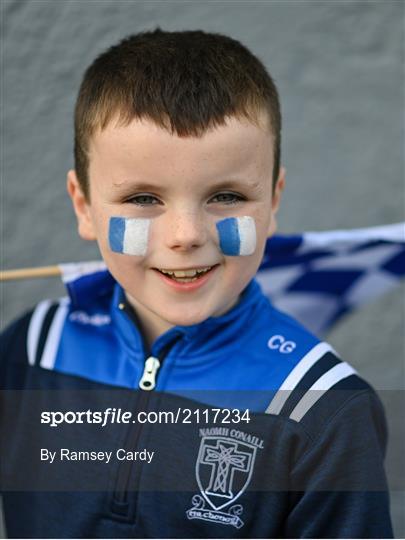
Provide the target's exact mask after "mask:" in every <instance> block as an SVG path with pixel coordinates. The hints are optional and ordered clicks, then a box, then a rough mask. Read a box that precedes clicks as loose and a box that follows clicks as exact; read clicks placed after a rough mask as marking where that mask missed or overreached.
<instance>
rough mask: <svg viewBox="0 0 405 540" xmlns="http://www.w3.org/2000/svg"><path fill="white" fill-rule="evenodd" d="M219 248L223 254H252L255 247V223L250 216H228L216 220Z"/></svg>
mask: <svg viewBox="0 0 405 540" xmlns="http://www.w3.org/2000/svg"><path fill="white" fill-rule="evenodd" d="M216 228H217V232H218V238H219V248H220V250H221V251H222V253H223V254H224V255H228V256H230V257H237V256H240V255H242V256H243V255H252V253H254V251H255V249H256V225H255V220H254V219H253V218H252V217H250V216H242V217H237V218H236V217H230V218H225V219H221V220H220V221H217V223H216Z"/></svg>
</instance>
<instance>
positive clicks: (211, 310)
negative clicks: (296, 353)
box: [68, 118, 284, 335]
mask: <svg viewBox="0 0 405 540" xmlns="http://www.w3.org/2000/svg"><path fill="white" fill-rule="evenodd" d="M272 170H273V137H272V135H271V133H270V132H269V130H268V129H264V128H262V129H259V128H258V127H256V126H254V125H253V124H251V123H248V122H247V121H244V122H242V121H239V120H237V119H236V118H231V119H229V120H228V122H227V124H226V125H225V126H221V127H218V128H215V129H213V130H210V131H208V132H206V133H205V134H204V135H203V136H202V137H201V138H194V137H185V138H180V137H178V136H176V135H171V134H169V133H168V132H167V131H166V130H164V129H161V128H160V127H157V126H156V125H155V124H153V123H152V122H148V121H143V122H141V121H138V120H134V121H132V122H131V124H129V125H128V126H125V127H116V126H115V124H114V123H113V122H111V123H110V125H108V126H107V128H106V129H105V130H104V131H101V132H100V131H99V132H97V133H96V134H95V135H94V136H93V138H92V141H91V145H90V167H89V178H90V200H89V201H86V199H85V198H84V197H83V195H82V192H81V190H80V188H79V185H78V183H77V178H76V176H75V172H74V171H69V173H68V191H69V193H70V195H71V197H72V200H73V204H74V207H75V211H76V214H77V217H78V221H79V233H80V235H81V236H82V237H83V238H85V239H88V240H94V239H95V240H97V242H98V244H99V247H100V250H101V254H102V256H103V259H104V260H105V262H106V264H107V266H108V268H109V270H110V272H111V273H112V275H113V276H114V277H115V279H116V280H117V281H118V282H119V283H120V284H121V286H122V287H123V288H124V289H125V291H126V295H127V298H128V300H129V301H130V302H131V304H132V305H133V306H134V308H135V310H136V311H137V313H138V315H139V317H140V320H141V322H142V323H143V324H144V325H145V326H146V327H151V326H152V327H153V329H154V330H153V331H152V333H153V332H154V333H155V334H156V335H159V333H161V332H163V331H165V330H167V329H168V328H170V327H171V326H173V325H190V324H196V323H199V322H201V321H203V320H205V319H207V318H208V317H212V316H214V317H215V316H219V315H221V314H223V313H225V312H226V311H228V310H229V309H230V308H231V307H232V306H233V305H235V304H236V303H237V301H238V298H239V295H240V293H241V292H242V290H243V289H244V288H245V286H246V285H247V283H248V282H249V281H250V280H251V278H252V277H253V276H254V275H255V273H256V271H257V268H258V266H259V264H260V261H261V259H262V255H263V249H264V245H265V242H266V238H267V236H269V235H271V234H273V233H274V231H275V228H276V222H275V213H276V211H277V208H278V204H279V201H280V196H281V192H282V190H283V188H284V171H283V170H282V172H281V174H280V178H279V181H278V184H277V187H276V191H275V194H273V196H272ZM242 216H250V217H252V218H253V219H254V221H255V224H256V237H257V243H256V248H255V251H254V253H253V254H252V255H247V256H227V255H224V254H223V253H222V252H221V250H220V247H219V240H218V232H217V228H216V223H217V222H218V221H220V220H223V219H225V218H229V217H242ZM111 217H124V218H144V219H145V218H146V219H150V226H149V238H148V244H147V251H146V254H145V255H127V254H122V253H116V252H114V251H112V249H111V247H110V245H109V241H108V237H109V222H110V218H111ZM207 267H213V268H212V269H211V270H210V271H209V272H208V273H207V274H205V275H204V276H203V277H201V278H198V279H197V280H196V281H193V282H190V283H188V284H184V282H183V283H178V282H176V281H175V280H173V279H172V278H170V277H168V276H167V275H166V276H165V275H163V274H162V273H161V272H160V270H165V271H174V270H190V269H200V270H201V269H202V268H207Z"/></svg>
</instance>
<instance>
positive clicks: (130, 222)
mask: <svg viewBox="0 0 405 540" xmlns="http://www.w3.org/2000/svg"><path fill="white" fill-rule="evenodd" d="M150 222H151V220H150V219H126V220H125V233H124V241H123V253H126V254H127V255H145V254H146V252H147V250H148V240H149V228H150Z"/></svg>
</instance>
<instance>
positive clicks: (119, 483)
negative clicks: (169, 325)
mask: <svg viewBox="0 0 405 540" xmlns="http://www.w3.org/2000/svg"><path fill="white" fill-rule="evenodd" d="M180 338H181V336H176V338H175V339H173V340H172V341H171V342H170V343H168V344H167V345H166V347H164V348H163V350H162V352H161V354H159V355H158V357H155V356H151V355H148V356H147V357H146V360H145V364H144V370H143V374H142V377H141V379H140V381H139V388H140V391H139V399H138V400H137V410H138V411H145V412H146V411H147V407H148V403H149V400H150V396H151V394H150V393H149V392H150V391H151V390H153V389H154V388H155V386H156V377H157V372H158V370H159V368H160V367H161V365H162V363H163V360H164V358H165V357H166V356H167V354H168V352H169V351H170V349H171V348H172V347H173V345H174V344H175V343H176V342H177V341H178V340H179V339H180ZM142 339H143V341H144V345H145V339H144V337H143V336H142ZM145 350H146V348H145ZM133 426H134V428H133V429H131V430H130V431H129V434H128V437H127V440H126V442H125V448H126V450H128V451H132V450H135V449H136V448H137V446H138V442H139V439H140V435H141V431H142V427H143V426H142V424H133ZM134 467H135V465H134V462H132V461H123V463H122V464H121V465H120V467H119V469H118V475H117V480H116V483H115V489H114V493H113V499H112V511H113V512H114V514H118V515H120V516H121V517H122V518H128V517H129V511H130V507H129V500H128V483H129V479H130V478H131V475H132V469H133V468H134ZM141 468H142V466H141V465H137V467H136V469H135V475H136V476H135V481H134V483H133V485H134V499H135V500H134V508H136V502H137V500H136V499H137V497H138V487H139V481H140V478H141Z"/></svg>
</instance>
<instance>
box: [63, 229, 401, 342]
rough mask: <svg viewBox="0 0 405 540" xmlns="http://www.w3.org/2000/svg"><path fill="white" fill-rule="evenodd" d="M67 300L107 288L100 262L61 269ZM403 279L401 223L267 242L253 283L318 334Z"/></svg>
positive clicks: (106, 274)
mask: <svg viewBox="0 0 405 540" xmlns="http://www.w3.org/2000/svg"><path fill="white" fill-rule="evenodd" d="M59 266H60V269H61V272H62V279H63V281H64V283H65V285H66V286H67V288H68V290H69V293H70V296H71V298H72V299H73V300H74V299H75V298H78V299H79V298H80V301H81V303H83V302H84V303H85V298H83V295H84V294H88V295H89V294H90V295H91V291H94V292H100V291H102V290H103V289H105V290H108V288H109V287H111V286H112V284H113V282H114V281H113V278H112V277H111V275H110V274H109V272H108V271H107V269H106V266H105V264H104V263H103V262H100V261H98V262H87V263H86V262H85V263H69V264H61V265H59ZM404 276H405V223H398V224H395V225H385V226H382V227H371V228H365V229H352V230H339V231H324V232H305V233H302V234H297V235H282V234H278V235H275V236H273V237H272V238H270V239H269V240H268V241H267V244H266V249H265V253H264V257H263V261H262V263H261V265H260V267H259V270H258V273H257V276H256V279H257V281H258V282H259V283H260V285H261V287H262V289H263V292H264V294H266V296H267V297H268V298H269V299H270V301H271V302H272V303H273V305H274V306H275V307H277V308H278V309H280V310H281V311H284V312H286V313H288V314H289V315H291V316H292V317H294V318H295V319H297V320H298V321H300V322H301V323H302V324H303V325H304V326H305V327H306V328H308V329H309V330H311V331H312V332H313V333H315V334H317V335H318V336H320V335H322V334H325V332H326V331H327V330H329V329H330V328H331V327H332V326H333V324H334V323H336V322H337V321H338V320H339V319H340V318H341V317H343V316H344V315H345V314H346V313H349V312H350V311H352V310H354V309H357V308H359V307H361V306H363V305H364V304H365V303H367V302H369V301H371V300H374V299H376V298H377V297H379V296H381V295H382V294H384V293H385V292H387V291H389V290H391V289H393V288H394V287H395V286H398V285H399V283H400V280H401V278H403V277H404Z"/></svg>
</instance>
